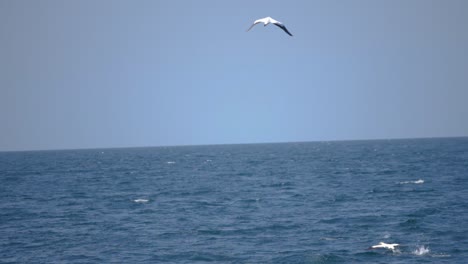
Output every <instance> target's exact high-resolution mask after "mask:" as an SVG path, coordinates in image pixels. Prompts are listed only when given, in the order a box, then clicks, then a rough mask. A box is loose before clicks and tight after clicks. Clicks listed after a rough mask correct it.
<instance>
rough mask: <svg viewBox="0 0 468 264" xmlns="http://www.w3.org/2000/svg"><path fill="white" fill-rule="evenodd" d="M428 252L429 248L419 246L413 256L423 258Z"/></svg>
mask: <svg viewBox="0 0 468 264" xmlns="http://www.w3.org/2000/svg"><path fill="white" fill-rule="evenodd" d="M429 252H430V250H429V247H425V246H420V247H418V248H417V249H416V250H414V251H413V254H415V255H418V256H423V255H426V254H427V253H429Z"/></svg>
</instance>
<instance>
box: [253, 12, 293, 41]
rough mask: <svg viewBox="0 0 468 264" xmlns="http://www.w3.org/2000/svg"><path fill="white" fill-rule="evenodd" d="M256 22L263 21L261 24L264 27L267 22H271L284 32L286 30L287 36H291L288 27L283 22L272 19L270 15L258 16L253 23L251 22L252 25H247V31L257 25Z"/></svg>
mask: <svg viewBox="0 0 468 264" xmlns="http://www.w3.org/2000/svg"><path fill="white" fill-rule="evenodd" d="M258 23H263V26H264V27H266V26H267V25H268V24H270V23H272V24H273V25H275V26H278V27H279V28H281V29H282V30H284V32H286V33H287V34H288V35H289V36H291V37H292V34H291V33H290V32H289V31H288V29H287V28H286V27H285V26H284V25H283V23H281V22H279V21H276V20H274V19H273V18H271V17H265V18H260V19H257V20H255V21H254V23H253V24H252V26H250V27H249V29H247V31H249V30H250V29H252V28H253V27H254V26H255V25H257V24H258Z"/></svg>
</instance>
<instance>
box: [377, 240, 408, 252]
mask: <svg viewBox="0 0 468 264" xmlns="http://www.w3.org/2000/svg"><path fill="white" fill-rule="evenodd" d="M399 245H400V244H387V243H384V242H380V243H379V244H378V245H375V246H372V247H370V248H369V249H377V248H385V249H389V250H391V251H393V252H395V247H398V246H399Z"/></svg>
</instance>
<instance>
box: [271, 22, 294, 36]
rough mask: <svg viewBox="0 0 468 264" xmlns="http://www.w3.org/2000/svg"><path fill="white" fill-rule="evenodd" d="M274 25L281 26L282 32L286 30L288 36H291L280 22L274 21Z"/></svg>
mask: <svg viewBox="0 0 468 264" xmlns="http://www.w3.org/2000/svg"><path fill="white" fill-rule="evenodd" d="M273 24H274V25H276V26H278V27H279V28H281V29H282V30H284V32H286V33H287V34H288V35H289V36H291V37H292V34H291V33H290V32H289V31H288V29H287V28H286V27H285V26H284V25H283V24H281V23H279V22H276V23H273Z"/></svg>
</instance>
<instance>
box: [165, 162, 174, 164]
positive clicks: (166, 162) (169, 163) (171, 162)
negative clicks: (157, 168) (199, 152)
mask: <svg viewBox="0 0 468 264" xmlns="http://www.w3.org/2000/svg"><path fill="white" fill-rule="evenodd" d="M166 163H167V164H175V161H168V162H166Z"/></svg>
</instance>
